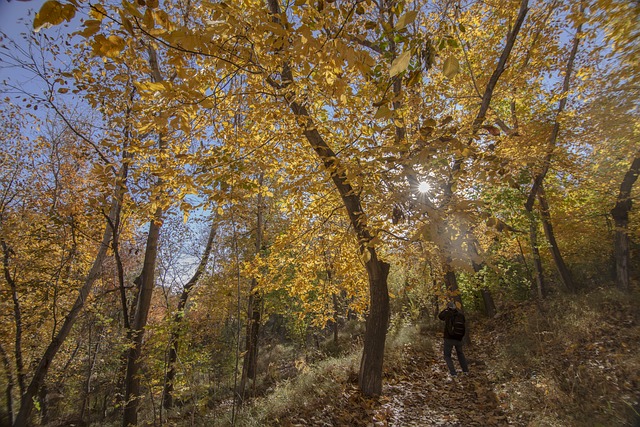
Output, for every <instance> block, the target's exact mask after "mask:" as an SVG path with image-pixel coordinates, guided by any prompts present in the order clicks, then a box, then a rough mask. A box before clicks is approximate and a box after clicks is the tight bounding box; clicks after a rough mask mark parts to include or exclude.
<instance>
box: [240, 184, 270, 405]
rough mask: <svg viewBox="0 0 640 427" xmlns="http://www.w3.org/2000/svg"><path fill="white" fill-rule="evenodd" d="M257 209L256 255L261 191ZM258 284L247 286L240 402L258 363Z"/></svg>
mask: <svg viewBox="0 0 640 427" xmlns="http://www.w3.org/2000/svg"><path fill="white" fill-rule="evenodd" d="M263 180H264V176H263V175H262V174H261V175H260V178H259V180H258V183H259V185H260V186H262V183H263ZM257 199H258V200H257V209H256V242H255V243H256V256H260V253H261V251H262V250H263V249H264V248H263V233H264V197H263V195H262V191H260V192H259V193H258V197H257ZM257 286H258V281H257V280H256V279H255V278H253V279H251V286H250V288H249V301H248V304H247V331H246V336H245V353H244V360H243V361H242V375H241V377H240V387H239V390H238V396H239V398H240V403H242V402H243V401H244V399H245V397H246V387H247V380H248V379H252V380H253V379H255V377H256V366H257V363H258V333H259V330H260V311H261V306H262V298H261V297H260V295H259V294H257V293H256V291H255V289H256V287H257Z"/></svg>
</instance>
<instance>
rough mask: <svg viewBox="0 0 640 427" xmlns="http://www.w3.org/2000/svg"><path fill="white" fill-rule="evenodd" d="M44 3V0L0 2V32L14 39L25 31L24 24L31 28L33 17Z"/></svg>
mask: <svg viewBox="0 0 640 427" xmlns="http://www.w3.org/2000/svg"><path fill="white" fill-rule="evenodd" d="M44 2H45V0H30V1H16V0H12V1H10V2H8V1H7V0H0V31H2V32H3V33H5V34H6V35H8V36H9V37H11V38H16V36H18V35H19V34H20V33H21V32H24V31H25V30H26V27H25V22H26V23H27V24H28V25H29V28H31V23H32V22H33V17H34V16H35V14H36V12H37V11H38V10H40V7H41V6H42V4H43V3H44ZM29 13H30V14H29Z"/></svg>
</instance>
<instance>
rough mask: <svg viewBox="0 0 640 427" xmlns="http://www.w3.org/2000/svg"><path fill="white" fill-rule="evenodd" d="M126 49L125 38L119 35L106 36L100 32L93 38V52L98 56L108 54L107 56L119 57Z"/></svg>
mask: <svg viewBox="0 0 640 427" xmlns="http://www.w3.org/2000/svg"><path fill="white" fill-rule="evenodd" d="M122 49H124V40H123V39H122V38H120V37H118V36H113V35H112V36H109V37H105V36H103V35H102V34H98V35H97V36H96V37H95V38H94V39H93V53H94V55H96V56H106V57H107V58H117V57H118V56H120V52H121V51H122Z"/></svg>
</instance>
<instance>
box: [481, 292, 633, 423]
mask: <svg viewBox="0 0 640 427" xmlns="http://www.w3.org/2000/svg"><path fill="white" fill-rule="evenodd" d="M639 300H640V298H639V296H638V293H637V292H636V293H634V294H632V295H628V294H621V293H619V292H618V291H616V290H614V289H604V288H601V289H598V290H595V291H591V292H589V293H587V294H583V295H565V296H563V297H562V298H557V299H555V300H552V301H547V302H546V303H545V306H544V307H542V308H541V309H537V308H535V306H533V305H531V304H519V305H518V306H513V307H509V308H508V309H507V310H506V311H503V312H502V314H501V315H500V316H499V317H498V318H497V319H495V321H494V323H492V324H490V323H487V324H486V325H485V328H486V330H485V331H484V334H485V335H486V336H487V338H486V342H483V343H481V345H484V346H486V347H487V350H488V352H489V357H488V359H489V360H490V362H489V364H490V365H491V373H492V375H493V378H492V380H493V381H494V382H495V383H497V384H498V386H497V388H498V389H497V390H496V394H497V395H498V397H499V398H500V399H501V401H502V403H503V405H504V406H505V407H506V408H509V409H511V410H512V411H514V412H516V413H519V414H521V418H522V419H521V420H520V421H522V423H523V424H525V423H526V424H527V425H530V426H555V425H557V426H625V425H630V424H631V420H632V419H633V417H634V410H633V407H634V406H635V407H637V405H638V400H639V398H640V377H639V372H640V355H639V354H638V352H637V343H638V342H640V326H639V320H640V319H639V312H638V307H639V304H638V303H639Z"/></svg>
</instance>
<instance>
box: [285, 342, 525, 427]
mask: <svg viewBox="0 0 640 427" xmlns="http://www.w3.org/2000/svg"><path fill="white" fill-rule="evenodd" d="M441 354H442V344H439V346H438V345H436V349H435V354H429V355H427V354H423V353H420V352H419V351H417V350H415V349H414V348H413V347H412V346H411V345H407V346H405V351H404V353H403V356H402V359H403V361H402V363H398V364H397V365H396V366H389V367H387V368H386V369H385V378H384V386H383V393H382V396H380V397H376V398H369V397H365V396H363V395H362V394H361V393H360V392H359V390H358V387H357V384H356V383H355V378H354V379H353V381H352V382H351V383H350V384H349V385H348V386H347V387H346V388H345V390H344V391H343V393H342V396H335V399H334V400H333V401H332V402H331V403H329V404H327V405H326V406H324V407H323V408H322V409H318V408H308V411H306V413H305V414H299V415H298V416H294V417H292V418H290V419H289V420H287V421H285V423H284V424H280V425H285V426H361V427H379V426H398V427H406V426H416V427H417V426H419V427H428V426H446V427H461V426H464V427H469V426H507V425H518V424H517V423H512V422H509V419H514V418H515V417H513V416H508V414H505V412H504V411H503V410H502V409H501V407H500V406H499V403H498V399H497V398H496V395H495V394H494V392H493V384H491V382H490V381H489V380H488V377H487V375H486V372H485V364H484V363H482V362H481V360H482V359H480V358H479V357H478V355H477V354H476V353H475V351H474V349H467V350H466V351H465V354H467V358H468V359H469V361H470V373H469V374H467V375H462V374H461V373H460V374H459V375H458V377H457V378H456V379H453V380H449V375H448V372H447V367H446V365H445V362H444V359H443V357H442V356H439V355H441ZM454 362H455V363H456V366H458V365H457V359H456V358H455V356H454ZM509 415H513V414H509Z"/></svg>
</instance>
